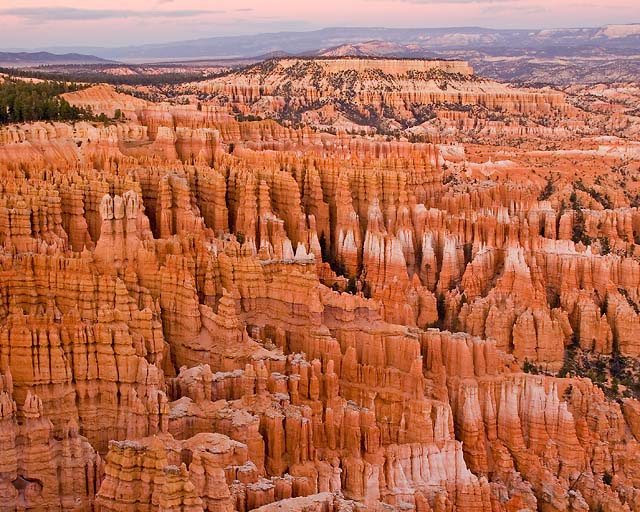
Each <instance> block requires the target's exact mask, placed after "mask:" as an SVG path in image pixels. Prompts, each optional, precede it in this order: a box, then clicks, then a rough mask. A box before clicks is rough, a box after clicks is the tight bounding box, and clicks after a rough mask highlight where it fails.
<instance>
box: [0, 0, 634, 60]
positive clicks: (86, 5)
mask: <svg viewBox="0 0 640 512" xmlns="http://www.w3.org/2000/svg"><path fill="white" fill-rule="evenodd" d="M633 22H636V23H638V22H640V0H321V1H313V0H126V1H120V0H111V1H109V2H105V0H83V1H78V0H0V50H10V49H18V48H26V49H33V48H53V47H63V46H126V45H130V44H144V43H161V42H168V41H178V40H184V39H197V38H201V37H213V36H222V35H245V34H257V33H263V32H280V31H288V30H294V31H306V30H313V29H318V28H324V27H339V26H342V27H344V26H378V27H381V26H384V27H451V26H483V27H488V28H562V27H590V26H601V25H604V24H616V23H633Z"/></svg>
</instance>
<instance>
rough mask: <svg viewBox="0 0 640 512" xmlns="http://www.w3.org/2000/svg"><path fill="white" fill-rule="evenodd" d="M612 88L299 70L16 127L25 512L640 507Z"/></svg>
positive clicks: (285, 63)
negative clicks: (599, 94) (602, 97)
mask: <svg viewBox="0 0 640 512" xmlns="http://www.w3.org/2000/svg"><path fill="white" fill-rule="evenodd" d="M33 87H37V84H34V85H33ZM127 91H128V92H134V93H136V95H137V96H139V97H134V96H133V95H131V94H128V92H127ZM634 91H635V92H634ZM593 93H594V91H593V90H590V89H585V90H583V91H582V92H575V91H574V92H571V91H569V92H560V91H557V90H551V89H548V88H539V89H523V88H519V87H516V86H512V85H507V84H503V83H499V82H495V81H492V80H488V79H485V78H482V77H479V76H477V75H475V74H473V70H472V68H471V67H470V66H469V65H467V64H466V63H465V62H462V61H449V60H421V59H397V58H393V59H377V58H320V59H313V58H292V57H287V58H281V59H274V60H268V61H265V62H262V63H259V64H256V65H253V66H250V67H247V68H244V69H241V70H235V71H232V72H229V73H226V74H224V75H221V76H217V77H214V78H210V79H207V80H203V81H196V82H191V81H190V82H188V83H180V84H177V85H166V84H165V85H163V86H162V87H155V88H154V87H150V86H149V87H138V88H136V87H133V86H129V88H126V87H121V88H119V89H118V90H117V91H116V89H115V88H112V87H111V86H108V85H99V86H95V87H84V88H81V89H80V90H75V91H68V92H66V93H65V94H64V99H65V101H66V102H68V104H69V106H70V107H75V108H77V109H79V110H78V111H77V112H80V114H78V115H81V116H82V117H81V118H80V119H77V120H74V121H63V120H58V121H55V122H45V121H44V120H43V121H34V122H28V123H11V124H6V125H3V126H0V447H1V448H2V449H1V450H0V510H2V511H4V510H7V511H9V510H86V511H89V510H100V511H113V512H117V511H125V510H127V511H128V510H138V511H143V510H144V511H191V512H196V511H218V512H220V511H224V512H232V511H241V512H244V511H249V510H258V511H261V512H271V511H276V510H288V511H300V512H302V511H309V510H313V511H334V512H339V511H342V512H345V511H356V510H357V511H384V510H416V511H418V512H454V511H459V512H471V511H483V512H489V511H491V512H515V511H522V510H532V511H533V510H543V511H545V512H564V511H571V512H587V511H588V510H602V511H607V512H613V511H629V512H630V511H633V510H640V481H639V480H638V475H639V474H640V472H639V468H638V461H639V460H640V442H639V441H640V438H639V437H638V436H639V435H640V403H639V402H638V400H637V399H638V398H640V388H639V386H638V384H637V376H638V375H639V373H638V372H640V363H639V362H638V358H639V357H640V341H639V339H640V338H639V337H638V333H640V307H639V306H638V305H639V304H640V284H639V283H640V260H638V255H639V254H640V253H639V252H638V248H637V247H636V245H637V244H638V243H640V210H638V206H639V204H640V203H639V199H638V198H639V197H640V184H639V183H640V180H639V179H638V178H640V169H639V165H638V161H637V159H636V158H633V157H632V156H631V155H636V154H637V152H638V145H639V144H640V143H639V142H638V140H640V139H639V134H640V118H639V117H638V116H637V115H636V114H637V111H635V112H634V111H628V109H627V110H625V108H627V107H625V106H624V105H628V104H629V103H630V102H635V103H634V106H635V108H636V109H637V107H638V106H639V105H640V94H638V91H637V89H632V88H629V89H628V90H627V92H626V93H625V94H626V96H624V99H623V100H620V101H621V102H620V103H616V101H617V100H616V97H615V95H613V94H612V95H609V97H610V98H611V99H610V104H609V107H607V108H610V110H609V111H607V110H606V109H605V107H602V108H601V110H600V111H598V110H597V109H595V108H589V107H588V105H587V102H588V101H592V100H593ZM154 95H155V96H154ZM630 98H631V99H630ZM159 100H162V101H159ZM88 107H91V110H90V111H89V110H88ZM65 108H66V107H65ZM85 109H87V110H85ZM612 111H615V112H612ZM88 112H90V113H91V115H89V114H88ZM116 113H118V115H117V116H116ZM100 114H104V116H101V117H98V116H99V115H100ZM612 134H615V136H613V135H612Z"/></svg>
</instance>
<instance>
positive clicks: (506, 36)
mask: <svg viewBox="0 0 640 512" xmlns="http://www.w3.org/2000/svg"><path fill="white" fill-rule="evenodd" d="M372 40H375V41H384V42H386V43H391V44H398V45H401V46H409V47H411V48H413V49H414V50H421V51H439V50H469V49H475V50H481V51H487V52H489V53H491V52H501V54H504V52H517V53H522V51H523V50H527V49H537V50H545V51H548V52H552V53H555V54H557V53H563V54H571V52H575V51H580V49H584V48H585V47H591V48H600V49H602V50H604V51H607V52H614V53H616V54H618V53H622V54H625V53H634V52H635V53H636V54H637V53H639V52H640V24H633V25H607V26H604V27H596V28H576V29H553V30H508V29H504V30H503V29H489V28H479V27H459V28H457V27H454V28H411V29H405V28H376V27H367V28H365V27H361V28H354V27H344V28H325V29H322V30H315V31H310V32H279V33H269V34H258V35H250V36H224V37H210V38H205V39H194V40H191V41H177V42H172V43H164V44H146V45H138V46H124V47H119V48H100V47H65V48H46V50H47V51H52V52H61V51H62V52H65V53H66V52H74V53H82V54H90V55H95V56H97V57H101V58H103V59H111V60H119V61H138V62H143V61H154V60H167V59H176V60H177V59H201V58H239V57H255V56H256V55H264V54H269V53H274V52H287V53H289V54H304V53H309V52H316V51H318V50H322V49H327V48H335V47H339V46H342V45H350V44H358V43H365V42H367V41H372ZM43 50H44V49H43Z"/></svg>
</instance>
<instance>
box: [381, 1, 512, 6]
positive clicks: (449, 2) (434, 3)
mask: <svg viewBox="0 0 640 512" xmlns="http://www.w3.org/2000/svg"><path fill="white" fill-rule="evenodd" d="M370 1H372V2H385V1H392V2H399V3H405V4H425V5H428V4H431V5H437V4H501V3H517V2H520V1H522V0H370Z"/></svg>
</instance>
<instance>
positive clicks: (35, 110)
mask: <svg viewBox="0 0 640 512" xmlns="http://www.w3.org/2000/svg"><path fill="white" fill-rule="evenodd" d="M80 88H81V87H80V86H78V85H76V84H72V83H66V82H53V81H45V82H38V83H32V82H27V81H24V80H15V79H11V78H7V79H5V80H4V82H2V83H0V124H5V123H23V122H28V121H78V120H83V119H84V120H91V119H94V116H93V114H92V112H91V110H89V109H86V108H82V107H75V106H73V105H71V104H69V102H68V101H66V100H65V99H64V98H61V97H60V96H59V95H60V94H63V93H65V92H71V91H76V90H78V89H80Z"/></svg>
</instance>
